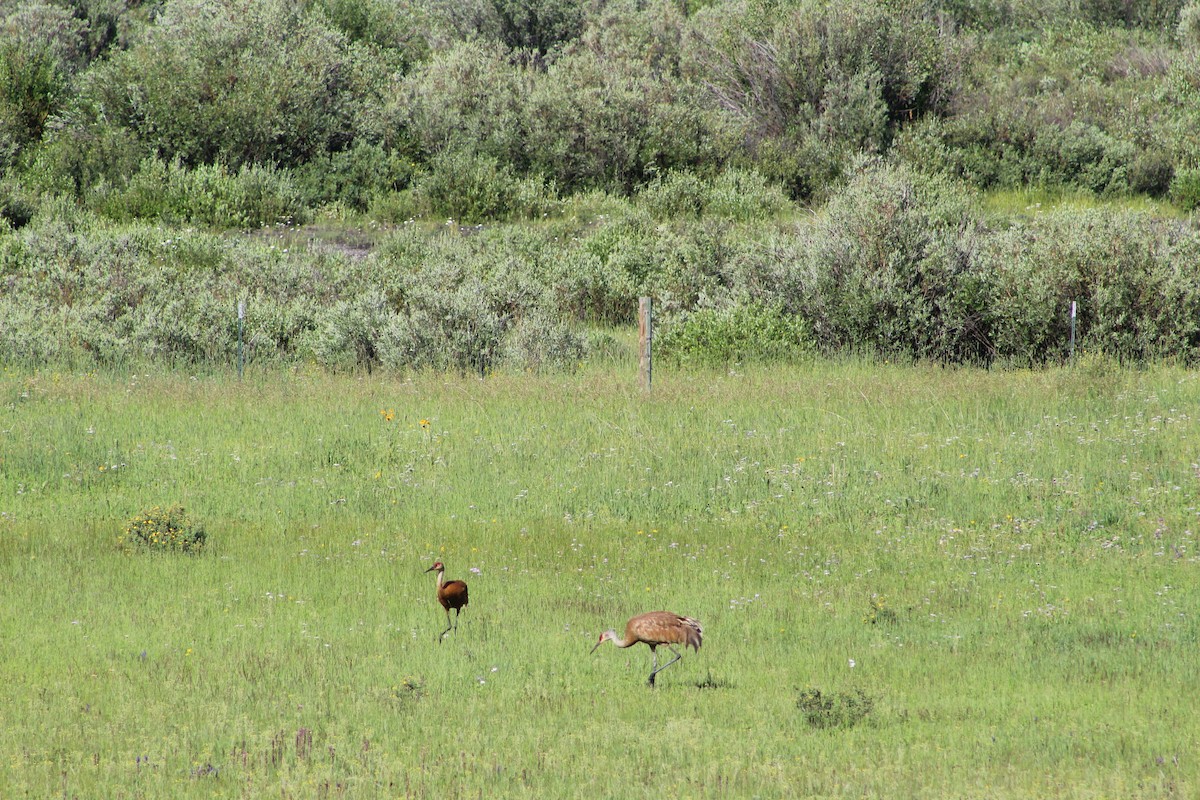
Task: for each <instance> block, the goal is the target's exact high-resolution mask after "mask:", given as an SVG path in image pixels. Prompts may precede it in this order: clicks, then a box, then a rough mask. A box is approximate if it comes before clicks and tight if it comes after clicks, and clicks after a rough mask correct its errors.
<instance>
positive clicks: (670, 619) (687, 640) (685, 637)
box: [592, 611, 704, 686]
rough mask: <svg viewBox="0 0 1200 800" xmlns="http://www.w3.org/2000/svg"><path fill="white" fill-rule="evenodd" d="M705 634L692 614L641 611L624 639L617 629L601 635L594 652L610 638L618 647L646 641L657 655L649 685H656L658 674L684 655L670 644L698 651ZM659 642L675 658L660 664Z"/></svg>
mask: <svg viewBox="0 0 1200 800" xmlns="http://www.w3.org/2000/svg"><path fill="white" fill-rule="evenodd" d="M703 634H704V629H703V628H701V627H700V623H699V622H697V621H696V620H694V619H692V618H691V617H681V616H680V615H678V614H672V613H671V612H670V611H651V612H649V613H647V614H638V615H637V616H636V617H633V618H631V619H630V620H629V622H626V623H625V638H624V639H618V638H617V632H616V631H612V630H609V631H605V632H604V633H602V634H600V641H598V642H596V645H595V647H593V648H592V652H593V653H594V652H596V647H599V646H600V645H602V644H604V643H605V642H608V641H611V642H612V643H613V644H615V645H616V646H617V647H630V646H632V645H635V644H637V643H638V642H645V643H646V644H648V645H649V646H650V654H651V655H652V656H654V664H653V666H651V668H650V685H651V686H653V685H654V676H655V675H657V674H658V673H660V672H662V671H663V670H664V669H666V668H667V667H669V666H671V665H672V664H674V663H675V662H676V661H678V660H679V659H681V658H683V654H682V653H680V652H679V651H677V650H676V649H675V648H674V647H671V645H673V644H681V645H683V649H684V650H687V649H688V646H689V645H690V646H691V648H692V649H693V650H696V651H699V650H700V637H701V636H702V635H703ZM660 644H661V645H662V646H663V647H666V648H667V649H668V650H670V651H671V652H672V653H674V654H675V658H673V659H671V660H670V661H668V662H667V663H666V664H663V665H662V666H661V667H660V666H659V665H658V650H657V648H658V646H659V645H660Z"/></svg>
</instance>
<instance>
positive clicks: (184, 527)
mask: <svg viewBox="0 0 1200 800" xmlns="http://www.w3.org/2000/svg"><path fill="white" fill-rule="evenodd" d="M205 538H206V534H205V532H204V526H202V525H200V524H198V523H196V522H194V521H192V519H191V517H189V516H188V514H187V512H186V511H185V510H184V509H183V507H182V506H171V507H170V508H167V509H164V508H162V507H161V506H154V508H151V509H148V510H146V511H143V512H141V513H140V514H138V515H137V516H135V517H134V518H133V519H131V520H129V522H128V523H126V525H125V529H124V530H123V531H122V533H121V536H120V538H119V539H118V544H120V545H121V546H122V547H130V548H138V549H148V550H181V551H183V552H189V553H195V552H198V551H199V550H200V549H201V548H202V547H204V542H205Z"/></svg>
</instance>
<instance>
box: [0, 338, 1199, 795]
mask: <svg viewBox="0 0 1200 800" xmlns="http://www.w3.org/2000/svg"><path fill="white" fill-rule="evenodd" d="M1198 401H1200V374H1197V373H1195V372H1189V371H1185V370H1183V369H1179V368H1175V367H1170V366H1159V367H1152V368H1146V369H1142V370H1128V369H1123V368H1119V367H1117V366H1115V365H1113V364H1112V363H1110V362H1105V361H1093V360H1087V359H1084V360H1083V361H1082V362H1081V363H1080V364H1078V365H1076V366H1074V367H1066V368H1053V369H1046V370H1040V371H1016V370H1014V371H1003V370H996V371H981V370H975V369H943V368H938V367H932V366H918V367H913V366H899V365H886V364H885V365H880V364H868V363H865V362H855V361H847V362H841V363H831V362H825V361H814V362H812V363H809V364H804V365H801V366H791V367H760V368H748V369H746V370H745V371H739V372H737V373H719V372H688V373H676V374H673V373H671V372H668V371H662V372H660V373H659V374H658V375H656V380H655V386H654V390H653V392H652V393H651V394H649V395H646V394H643V393H642V392H640V391H639V390H638V389H637V387H636V381H635V380H634V375H633V371H632V367H631V366H630V365H628V364H623V363H617V364H605V365H594V366H586V367H584V368H583V369H581V370H580V371H579V372H577V373H574V374H569V375H563V374H555V375H536V374H524V375H506V374H497V375H493V376H490V377H489V378H488V379H486V380H479V379H477V378H469V377H463V378H460V377H454V376H449V377H448V376H446V375H442V374H428V375H415V376H409V377H405V376H397V375H395V374H390V375H389V374H379V373H375V374H373V375H367V374H359V375H340V376H339V375H331V374H329V373H326V372H323V371H317V370H310V369H308V368H304V369H297V370H292V371H283V370H278V371H273V372H271V373H269V374H259V373H256V372H255V371H253V370H251V371H248V372H247V374H246V376H245V379H244V380H243V381H238V380H237V378H236V376H235V375H232V374H224V373H221V374H203V375H196V376H191V375H188V374H186V373H182V372H178V371H165V370H161V369H157V370H151V371H149V372H145V373H143V372H138V373H137V374H131V373H120V374H107V373H99V374H97V373H86V374H85V373H68V372H53V371H50V370H38V371H31V370H21V369H16V368H11V367H10V368H8V369H5V370H4V371H3V373H2V375H0V569H2V574H3V577H4V580H3V581H0V648H2V650H3V657H2V658H0V681H2V683H3V686H4V690H3V693H2V697H0V718H2V719H3V724H2V725H0V796H2V797H6V798H22V797H30V798H47V797H66V798H100V797H103V798H165V797H172V798H174V797H179V798H214V797H247V798H249V797H283V798H309V797H313V798H321V797H331V798H337V797H348V798H349V797H354V798H363V797H387V798H397V797H435V796H436V797H443V798H446V797H500V796H505V797H538V798H551V797H590V798H594V797H621V798H631V797H663V796H668V797H681V798H691V797H722V798H724V797H847V798H849V797H853V798H896V797H906V798H945V797H953V798H1045V797H1063V798H1118V797H1119V798H1151V797H1176V796H1177V797H1189V796H1195V795H1196V793H1197V792H1200V764H1198V762H1197V757H1198V756H1197V754H1198V753H1200V735H1198V732H1197V731H1198V729H1197V726H1196V724H1195V722H1196V720H1197V719H1200V698H1198V696H1197V693H1196V692H1195V685H1196V676H1197V673H1198V667H1200V647H1198V645H1200V641H1198V640H1200V619H1198V612H1200V595H1198V594H1197V588H1196V587H1197V574H1198V570H1200V565H1198V555H1200V548H1198V543H1197V533H1196V531H1197V527H1198V525H1200V520H1198V519H1197V513H1198V501H1197V490H1198V488H1200V481H1198V475H1200V466H1198V462H1200V447H1198V445H1200V439H1198V435H1197V434H1198V428H1197V419H1196V418H1195V416H1194V414H1195V409H1196V408H1197V402H1198ZM175 504H179V505H182V506H184V507H185V508H186V509H187V510H188V512H189V513H190V514H192V515H193V516H194V518H195V519H197V520H198V521H200V522H202V523H203V525H204V527H205V529H206V531H207V533H208V545H207V547H206V548H205V549H204V550H203V551H202V552H200V553H199V554H197V555H188V554H179V553H176V554H171V553H151V552H140V551H127V550H123V549H121V548H119V547H118V546H117V545H116V542H117V539H118V537H119V536H120V534H121V532H122V529H123V528H124V526H125V525H126V523H127V522H128V521H129V520H130V519H131V518H132V517H134V516H135V515H137V514H139V513H140V512H142V511H144V510H146V509H148V508H153V507H155V506H163V507H167V506H171V505H175ZM435 559H440V560H442V561H444V562H445V563H446V566H447V573H446V574H447V578H461V579H465V580H467V581H468V583H469V584H470V592H471V604H470V606H469V607H468V608H467V609H466V611H465V612H464V613H463V616H462V621H461V624H460V627H459V630H458V632H457V635H454V636H450V637H448V638H447V639H446V640H445V642H444V643H442V644H438V642H437V641H436V638H435V637H436V634H437V632H438V631H440V630H441V629H442V628H443V627H445V617H444V614H443V612H442V609H441V608H440V606H438V605H437V603H436V601H435V599H434V580H433V576H432V574H424V570H425V569H426V568H427V567H429V565H430V564H431V563H432V562H433V561H434V560H435ZM655 609H667V610H672V611H676V612H679V613H683V614H687V615H689V616H693V617H696V618H697V619H699V620H700V621H701V622H702V623H703V624H704V631H705V639H704V642H705V643H704V646H703V647H702V648H701V650H700V651H699V653H693V652H692V651H690V650H689V651H688V652H687V654H686V655H685V657H684V659H683V660H682V661H681V662H679V663H677V664H675V665H674V666H672V667H671V668H669V669H668V670H666V671H665V672H663V673H662V674H661V675H659V677H658V686H657V688H656V689H650V688H648V687H647V686H646V677H647V674H648V673H649V670H650V653H649V651H648V650H647V649H646V648H645V647H643V646H638V647H636V648H632V649H629V650H617V649H615V648H613V647H612V646H611V645H608V644H606V645H604V647H603V648H601V649H600V650H598V651H596V653H594V654H592V655H589V654H588V651H589V649H590V648H591V646H592V644H593V643H594V642H595V641H596V639H597V637H598V636H599V634H600V632H601V631H602V630H604V629H605V628H608V627H614V628H618V629H620V628H621V627H622V626H623V624H624V621H625V619H627V618H628V617H629V616H631V615H633V614H636V613H640V612H643V611H649V610H655ZM813 690H816V691H818V692H820V693H821V697H822V698H825V699H826V700H828V701H831V702H832V703H833V706H832V710H831V709H830V708H829V707H822V706H820V704H814V703H811V702H808V703H804V702H802V699H803V698H809V699H810V700H811V698H812V697H814V693H813ZM839 708H841V709H850V711H857V712H865V713H864V714H862V715H861V716H858V715H855V714H853V713H847V714H845V715H839V712H838V709H839Z"/></svg>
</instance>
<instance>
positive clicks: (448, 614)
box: [437, 608, 451, 644]
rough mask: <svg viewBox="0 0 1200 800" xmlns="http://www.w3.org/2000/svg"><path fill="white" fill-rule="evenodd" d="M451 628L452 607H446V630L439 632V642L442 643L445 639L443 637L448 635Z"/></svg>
mask: <svg viewBox="0 0 1200 800" xmlns="http://www.w3.org/2000/svg"><path fill="white" fill-rule="evenodd" d="M450 628H451V625H450V609H448V608H447V609H446V630H444V631H442V632H441V633H439V634H438V637H437V640H438V644H441V643H442V640H443V639H444V638H445V637H446V634H447V633H449V632H450Z"/></svg>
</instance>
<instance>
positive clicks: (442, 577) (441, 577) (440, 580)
mask: <svg viewBox="0 0 1200 800" xmlns="http://www.w3.org/2000/svg"><path fill="white" fill-rule="evenodd" d="M445 583H446V572H445V570H440V569H439V570H438V571H437V588H438V589H439V590H440V589H441V588H442V585H443V584H445Z"/></svg>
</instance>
